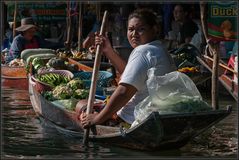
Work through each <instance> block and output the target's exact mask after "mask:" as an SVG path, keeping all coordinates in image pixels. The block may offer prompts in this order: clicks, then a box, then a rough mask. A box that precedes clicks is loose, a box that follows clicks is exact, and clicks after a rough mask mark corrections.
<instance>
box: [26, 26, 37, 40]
mask: <svg viewBox="0 0 239 160" xmlns="http://www.w3.org/2000/svg"><path fill="white" fill-rule="evenodd" d="M35 33H36V28H30V29H28V30H26V31H25V32H24V37H25V38H26V39H27V40H29V41H30V40H32V38H33V36H34V35H35Z"/></svg>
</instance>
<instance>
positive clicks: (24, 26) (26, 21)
mask: <svg viewBox="0 0 239 160" xmlns="http://www.w3.org/2000/svg"><path fill="white" fill-rule="evenodd" d="M30 28H37V27H36V26H35V25H34V21H33V19H32V18H31V17H27V18H23V19H21V26H20V27H17V28H16V31H19V32H24V31H26V30H28V29H30Z"/></svg>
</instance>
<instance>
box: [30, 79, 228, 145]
mask: <svg viewBox="0 0 239 160" xmlns="http://www.w3.org/2000/svg"><path fill="white" fill-rule="evenodd" d="M29 93H30V100H31V103H32V106H33V108H34V111H35V112H36V114H37V115H39V116H40V117H42V118H43V119H44V120H45V121H46V122H48V123H49V124H51V125H53V126H54V127H55V128H56V129H57V130H58V131H60V132H61V133H64V134H66V135H68V136H71V137H78V138H79V137H81V138H82V136H83V129H82V126H81V124H80V122H79V120H78V119H77V116H78V115H77V113H76V112H73V111H68V110H65V109H63V108H61V107H58V106H56V105H54V104H53V103H51V102H50V101H47V100H46V99H45V98H44V97H43V96H41V95H40V94H39V93H38V92H37V91H36V89H35V84H34V82H33V81H32V79H31V78H29ZM230 112H231V107H228V109H227V110H217V111H209V112H200V113H178V114H165V115H159V113H158V112H153V113H152V114H150V116H148V117H147V119H145V120H144V121H143V122H142V123H141V124H139V125H137V126H135V127H133V128H131V129H128V130H124V129H123V128H122V127H110V126H103V125H96V132H97V134H96V135H94V134H93V133H92V131H91V132H90V136H89V140H90V141H94V142H100V143H101V142H102V143H108V144H112V145H117V146H121V147H127V148H132V149H140V150H156V149H157V150H158V149H168V148H178V147H181V146H183V145H185V144H186V143H187V142H188V141H189V140H191V139H192V138H194V137H195V136H197V135H199V134H200V133H202V132H203V131H205V130H206V129H208V128H209V127H211V126H212V125H214V124H216V123H218V122H219V121H220V120H222V119H223V118H225V117H226V116H228V115H229V114H230Z"/></svg>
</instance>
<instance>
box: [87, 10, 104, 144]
mask: <svg viewBox="0 0 239 160" xmlns="http://www.w3.org/2000/svg"><path fill="white" fill-rule="evenodd" d="M107 16H108V12H107V11H105V12H104V17H103V21H102V25H101V28H100V35H103V34H104V33H105V25H106V20H107ZM100 47H101V46H100V45H97V46H96V56H95V62H94V68H93V73H92V78H91V85H90V93H89V99H88V103H87V110H86V114H90V113H91V112H92V110H93V104H94V101H95V92H96V82H97V77H98V71H99V68H100V61H101V51H100ZM89 131H90V130H89V128H87V129H85V130H84V137H83V144H84V145H87V144H88V141H89Z"/></svg>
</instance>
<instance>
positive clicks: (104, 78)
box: [74, 71, 113, 88]
mask: <svg viewBox="0 0 239 160" xmlns="http://www.w3.org/2000/svg"><path fill="white" fill-rule="evenodd" d="M74 78H80V79H81V80H82V81H83V82H84V85H85V87H86V88H90V85H91V78H92V72H78V73H75V74H74ZM112 78H113V74H112V73H110V72H107V71H99V73H98V79H97V84H96V86H97V87H107V86H108V85H109V84H110V82H111V80H112Z"/></svg>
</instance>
